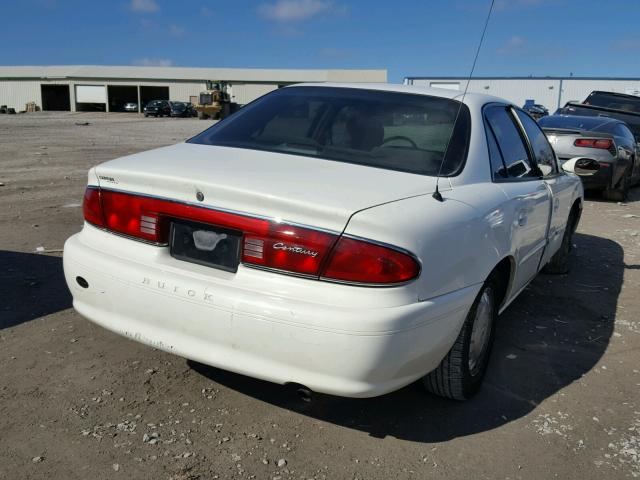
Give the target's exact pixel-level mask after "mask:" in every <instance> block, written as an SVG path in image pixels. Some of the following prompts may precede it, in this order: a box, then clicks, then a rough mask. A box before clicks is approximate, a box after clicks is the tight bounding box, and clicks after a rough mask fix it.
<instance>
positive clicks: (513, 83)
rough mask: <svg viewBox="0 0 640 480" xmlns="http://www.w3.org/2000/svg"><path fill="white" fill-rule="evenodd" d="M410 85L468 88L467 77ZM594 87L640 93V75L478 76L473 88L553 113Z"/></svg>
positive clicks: (416, 80) (413, 79)
mask: <svg viewBox="0 0 640 480" xmlns="http://www.w3.org/2000/svg"><path fill="white" fill-rule="evenodd" d="M404 83H405V84H406V85H421V86H426V87H436V88H449V89H453V90H459V91H461V92H462V91H464V88H465V86H466V84H467V78H466V77H406V78H405V79H404ZM593 90H604V91H607V92H617V93H626V94H630V95H640V78H606V77H602V78H599V77H474V78H473V79H471V82H470V83H469V91H470V92H476V93H486V94H488V95H493V96H496V97H500V98H504V99H505V100H509V101H510V102H513V103H514V104H515V105H518V106H520V107H521V106H523V105H524V104H525V102H526V101H527V100H534V102H535V103H539V104H541V105H544V106H545V107H547V109H549V112H550V113H553V112H554V111H555V110H556V109H557V108H559V107H562V106H564V105H565V104H566V103H567V102H582V101H584V100H585V99H586V98H587V96H588V95H589V94H590V93H591V92H592V91H593Z"/></svg>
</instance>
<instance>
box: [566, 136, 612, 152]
mask: <svg viewBox="0 0 640 480" xmlns="http://www.w3.org/2000/svg"><path fill="white" fill-rule="evenodd" d="M573 144H574V145H575V146H576V147H587V148H600V149H602V150H609V149H610V148H611V147H613V140H611V139H610V138H578V139H577V140H576V141H575V142H573Z"/></svg>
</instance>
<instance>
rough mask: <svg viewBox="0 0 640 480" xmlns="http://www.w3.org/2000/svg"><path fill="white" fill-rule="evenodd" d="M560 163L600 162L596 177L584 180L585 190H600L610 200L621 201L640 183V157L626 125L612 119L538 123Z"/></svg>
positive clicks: (576, 118) (551, 119)
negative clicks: (584, 158)
mask: <svg viewBox="0 0 640 480" xmlns="http://www.w3.org/2000/svg"><path fill="white" fill-rule="evenodd" d="M538 123H539V125H540V126H541V127H542V130H543V131H544V132H545V133H546V135H547V138H548V139H549V143H551V145H553V148H554V150H555V152H556V155H557V156H558V160H559V161H560V163H563V162H565V161H567V160H569V159H570V158H574V157H586V158H591V159H593V160H595V161H597V162H598V163H599V164H600V169H599V170H598V172H597V173H596V174H595V175H591V176H585V177H582V182H583V184H584V188H585V189H592V190H601V191H602V192H603V196H604V197H605V198H606V199H608V200H615V201H620V200H624V199H625V198H626V196H627V192H628V190H629V187H630V186H631V185H633V184H634V183H635V182H637V181H638V180H639V179H640V155H638V152H637V148H636V141H635V137H634V136H633V133H632V132H631V130H630V129H629V127H628V126H627V124H626V123H624V122H622V121H620V120H616V119H613V118H610V117H584V116H578V115H552V116H549V117H543V118H541V119H540V120H539V121H538Z"/></svg>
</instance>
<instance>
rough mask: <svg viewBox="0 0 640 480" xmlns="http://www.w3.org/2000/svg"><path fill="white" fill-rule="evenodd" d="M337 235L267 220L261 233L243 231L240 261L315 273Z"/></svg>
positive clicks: (295, 271) (316, 273) (308, 273)
mask: <svg viewBox="0 0 640 480" xmlns="http://www.w3.org/2000/svg"><path fill="white" fill-rule="evenodd" d="M336 239H337V236H336V235H334V234H331V233H325V232H319V231H317V230H311V229H308V228H302V227H293V226H290V225H287V224H280V223H276V222H270V225H269V231H268V232H266V233H265V234H262V235H261V234H256V233H253V232H246V234H245V237H244V243H243V249H242V261H243V262H244V263H249V264H252V265H259V266H262V267H267V268H275V269H278V270H285V271H288V272H294V273H300V274H305V275H313V276H318V275H319V272H320V265H321V264H322V261H323V260H324V258H325V257H326V255H327V253H328V252H329V249H330V248H331V246H332V245H333V244H334V243H335V241H336Z"/></svg>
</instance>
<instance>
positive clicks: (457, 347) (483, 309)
mask: <svg viewBox="0 0 640 480" xmlns="http://www.w3.org/2000/svg"><path fill="white" fill-rule="evenodd" d="M498 291H499V290H498V284H497V282H496V280H495V279H494V278H493V276H492V277H489V279H488V280H487V281H486V282H485V283H484V285H483V286H482V289H481V290H480V292H479V293H478V296H477V297H476V299H475V301H474V302H473V305H472V306H471V309H470V310H469V313H468V314H467V318H466V320H465V322H464V325H463V326H462V330H460V333H459V334H458V338H457V339H456V342H455V343H454V344H453V347H451V350H449V353H447V356H446V357H444V359H443V360H442V362H440V365H438V368H436V369H435V370H434V371H433V372H431V373H428V374H427V375H425V376H424V377H423V379H422V382H423V384H424V386H425V388H426V389H427V390H428V391H430V392H432V393H435V394H436V395H440V396H441V397H446V398H451V399H453V400H467V399H469V398H471V397H472V396H473V395H474V394H475V393H476V392H477V391H478V389H479V388H480V385H481V384H482V379H483V378H484V374H485V372H486V370H487V365H488V363H489V356H490V353H491V347H492V346H493V337H494V325H495V320H496V318H497V317H498V300H497V292H498Z"/></svg>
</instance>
